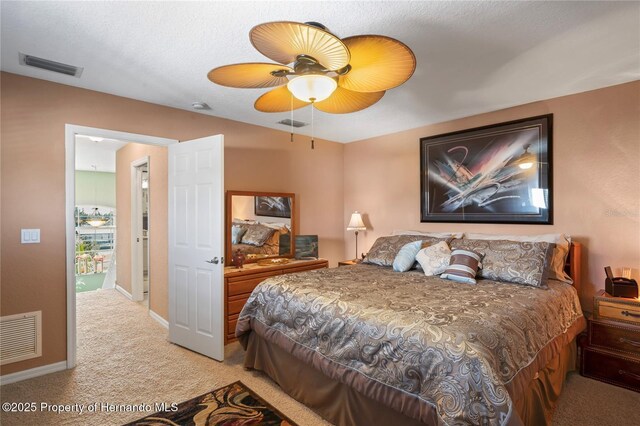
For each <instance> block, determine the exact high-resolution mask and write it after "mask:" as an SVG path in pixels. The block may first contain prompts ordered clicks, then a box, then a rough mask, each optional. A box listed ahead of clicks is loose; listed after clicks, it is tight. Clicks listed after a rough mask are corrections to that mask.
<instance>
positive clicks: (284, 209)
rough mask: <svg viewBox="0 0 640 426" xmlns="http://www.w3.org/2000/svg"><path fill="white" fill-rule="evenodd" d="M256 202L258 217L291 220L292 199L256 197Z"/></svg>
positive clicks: (255, 208) (255, 209)
mask: <svg viewBox="0 0 640 426" xmlns="http://www.w3.org/2000/svg"><path fill="white" fill-rule="evenodd" d="M254 202H255V207H254V213H255V215H256V216H268V217H282V218H288V219H291V198H289V197H265V196H256V197H255V198H254Z"/></svg>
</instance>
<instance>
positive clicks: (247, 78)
mask: <svg viewBox="0 0 640 426" xmlns="http://www.w3.org/2000/svg"><path fill="white" fill-rule="evenodd" d="M277 71H284V72H285V73H288V72H293V69H292V68H289V67H288V66H286V65H280V64H267V63H262V62H250V63H246V64H233V65H225V66H222V67H218V68H214V69H212V70H211V71H209V74H207V77H208V78H209V80H211V81H212V82H214V83H216V84H219V85H221V86H227V87H236V88H240V89H252V88H253V89H265V88H268V87H277V86H282V85H284V84H287V83H288V82H289V80H288V79H287V77H286V76H284V75H282V76H275V75H273V74H272V72H277Z"/></svg>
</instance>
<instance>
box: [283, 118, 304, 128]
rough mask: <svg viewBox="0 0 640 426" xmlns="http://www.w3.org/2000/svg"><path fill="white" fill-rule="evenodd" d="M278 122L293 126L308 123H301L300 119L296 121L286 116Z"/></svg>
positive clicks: (301, 125) (302, 125)
mask: <svg viewBox="0 0 640 426" xmlns="http://www.w3.org/2000/svg"><path fill="white" fill-rule="evenodd" d="M278 124H284V125H285V126H293V127H304V126H308V125H309V123H303V122H302V121H297V120H290V119H288V118H285V119H284V120H280V121H278Z"/></svg>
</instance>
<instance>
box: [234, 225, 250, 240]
mask: <svg viewBox="0 0 640 426" xmlns="http://www.w3.org/2000/svg"><path fill="white" fill-rule="evenodd" d="M245 232H247V228H246V227H245V226H241V225H233V226H232V227H231V244H240V240H242V236H243V235H244V233H245Z"/></svg>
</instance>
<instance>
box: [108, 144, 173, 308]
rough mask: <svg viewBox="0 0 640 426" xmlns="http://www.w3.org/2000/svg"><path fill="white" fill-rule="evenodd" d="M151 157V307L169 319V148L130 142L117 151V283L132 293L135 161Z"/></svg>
mask: <svg viewBox="0 0 640 426" xmlns="http://www.w3.org/2000/svg"><path fill="white" fill-rule="evenodd" d="M145 156H148V157H149V307H150V308H151V310H152V311H153V312H155V313H157V314H158V315H160V316H161V317H163V318H164V319H167V320H168V319H169V306H168V299H167V298H168V287H167V283H168V281H167V278H168V272H169V271H168V266H169V264H168V259H167V258H168V255H169V252H168V234H167V232H168V227H167V223H168V222H167V212H168V199H167V197H168V190H167V185H168V181H167V179H168V177H167V167H168V164H167V159H168V156H167V148H166V147H162V146H153V145H144V144H138V143H129V144H127V145H125V146H123V147H122V148H120V149H119V150H118V151H117V152H116V214H117V228H116V238H117V239H116V258H117V265H118V266H117V269H116V284H117V285H119V286H120V287H122V288H123V289H125V290H126V291H128V292H129V293H131V162H132V161H135V160H139V159H141V158H143V157H145Z"/></svg>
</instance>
